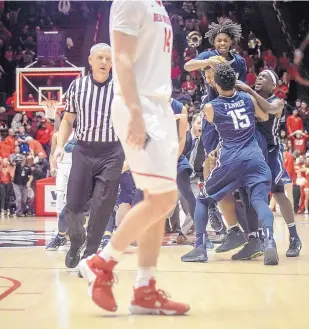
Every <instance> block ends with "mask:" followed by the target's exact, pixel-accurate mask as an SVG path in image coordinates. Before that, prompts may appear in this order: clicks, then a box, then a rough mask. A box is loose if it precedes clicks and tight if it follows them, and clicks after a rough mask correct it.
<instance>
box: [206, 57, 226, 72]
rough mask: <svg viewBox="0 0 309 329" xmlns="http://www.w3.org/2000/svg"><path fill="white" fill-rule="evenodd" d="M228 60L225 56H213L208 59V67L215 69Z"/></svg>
mask: <svg viewBox="0 0 309 329" xmlns="http://www.w3.org/2000/svg"><path fill="white" fill-rule="evenodd" d="M225 62H226V59H225V58H224V57H223V56H212V57H209V58H208V65H209V66H210V67H212V68H213V69H214V68H215V67H216V66H217V65H218V64H221V63H225Z"/></svg>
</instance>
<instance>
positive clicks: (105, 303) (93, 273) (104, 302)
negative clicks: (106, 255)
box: [79, 255, 117, 312]
mask: <svg viewBox="0 0 309 329" xmlns="http://www.w3.org/2000/svg"><path fill="white" fill-rule="evenodd" d="M116 264H117V262H115V261H112V260H111V261H109V262H106V261H105V260H104V259H103V258H101V257H99V256H98V255H92V256H90V257H88V258H87V259H82V260H81V261H80V263H79V266H80V272H81V274H82V276H83V278H85V279H87V280H88V294H89V296H90V297H91V298H92V300H93V301H94V303H95V304H97V305H98V306H99V307H101V308H103V309H104V310H106V311H110V312H115V311H116V310H117V304H116V301H115V298H114V295H113V291H112V288H113V284H114V282H115V277H114V275H113V269H114V267H115V265H116Z"/></svg>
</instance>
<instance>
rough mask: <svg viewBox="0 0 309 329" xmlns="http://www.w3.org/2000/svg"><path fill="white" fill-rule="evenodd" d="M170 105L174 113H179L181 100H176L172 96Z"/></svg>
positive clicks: (181, 106)
mask: <svg viewBox="0 0 309 329" xmlns="http://www.w3.org/2000/svg"><path fill="white" fill-rule="evenodd" d="M171 106H172V109H173V111H174V114H180V113H181V111H182V108H183V105H182V103H181V102H179V101H177V100H176V99H174V98H172V101H171Z"/></svg>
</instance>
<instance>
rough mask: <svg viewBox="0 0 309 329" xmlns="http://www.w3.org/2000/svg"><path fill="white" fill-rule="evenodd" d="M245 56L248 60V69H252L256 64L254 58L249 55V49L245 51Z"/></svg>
mask: <svg viewBox="0 0 309 329" xmlns="http://www.w3.org/2000/svg"><path fill="white" fill-rule="evenodd" d="M243 58H244V59H245V61H246V65H247V69H252V68H253V66H254V60H253V59H252V57H251V56H249V55H248V52H247V51H244V52H243Z"/></svg>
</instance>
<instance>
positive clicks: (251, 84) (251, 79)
mask: <svg viewBox="0 0 309 329" xmlns="http://www.w3.org/2000/svg"><path fill="white" fill-rule="evenodd" d="M255 81H256V74H255V72H254V71H253V68H252V67H250V68H249V69H248V73H247V83H248V85H249V87H251V88H253V87H254V85H255Z"/></svg>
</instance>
